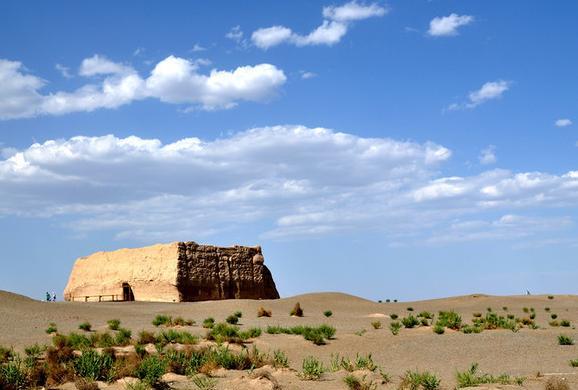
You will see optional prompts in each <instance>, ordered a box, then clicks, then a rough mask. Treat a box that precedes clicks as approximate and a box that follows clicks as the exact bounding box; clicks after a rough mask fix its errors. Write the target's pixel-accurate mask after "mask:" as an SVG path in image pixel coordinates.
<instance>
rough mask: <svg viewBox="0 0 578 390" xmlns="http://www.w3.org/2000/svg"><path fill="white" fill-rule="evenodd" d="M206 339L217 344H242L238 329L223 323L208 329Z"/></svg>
mask: <svg viewBox="0 0 578 390" xmlns="http://www.w3.org/2000/svg"><path fill="white" fill-rule="evenodd" d="M206 338H207V340H214V341H216V342H217V343H223V342H229V343H237V344H239V343H241V342H242V340H241V337H240V336H239V327H238V326H235V325H230V324H227V323H223V322H220V323H217V324H215V325H214V326H213V327H212V328H210V329H209V331H208V332H207V336H206Z"/></svg>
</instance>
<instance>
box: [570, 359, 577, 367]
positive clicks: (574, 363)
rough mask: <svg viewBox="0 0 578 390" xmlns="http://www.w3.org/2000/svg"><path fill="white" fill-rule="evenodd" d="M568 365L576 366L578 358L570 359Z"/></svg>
mask: <svg viewBox="0 0 578 390" xmlns="http://www.w3.org/2000/svg"><path fill="white" fill-rule="evenodd" d="M570 366H571V367H578V359H572V360H570Z"/></svg>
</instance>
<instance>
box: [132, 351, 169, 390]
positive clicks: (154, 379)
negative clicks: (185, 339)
mask: <svg viewBox="0 0 578 390" xmlns="http://www.w3.org/2000/svg"><path fill="white" fill-rule="evenodd" d="M166 370H167V362H166V361H165V360H164V359H163V358H162V357H160V356H158V355H151V356H148V357H146V358H144V359H143V360H142V362H141V363H140V364H139V366H138V367H137V369H136V371H135V375H136V377H137V378H139V379H140V380H141V381H143V382H144V383H146V384H148V385H149V386H154V385H156V384H158V383H159V381H160V379H161V377H162V376H163V375H164V374H165V372H166Z"/></svg>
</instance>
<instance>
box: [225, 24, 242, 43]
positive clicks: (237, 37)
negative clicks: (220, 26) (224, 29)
mask: <svg viewBox="0 0 578 390" xmlns="http://www.w3.org/2000/svg"><path fill="white" fill-rule="evenodd" d="M225 38H229V39H231V40H233V41H235V42H237V43H239V42H241V40H242V39H243V30H241V26H235V27H233V28H231V30H229V32H228V33H226V34H225Z"/></svg>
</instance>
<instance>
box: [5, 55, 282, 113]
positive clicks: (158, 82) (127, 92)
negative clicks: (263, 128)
mask: <svg viewBox="0 0 578 390" xmlns="http://www.w3.org/2000/svg"><path fill="white" fill-rule="evenodd" d="M208 64H210V61H208V60H205V59H197V60H189V59H184V58H179V57H174V56H169V57H167V58H165V59H164V60H162V61H160V62H159V63H157V64H156V65H155V67H154V68H153V70H152V72H151V74H150V76H149V77H148V78H142V77H141V76H140V75H139V74H138V72H137V71H136V70H134V69H133V68H132V67H130V66H128V65H123V64H119V63H115V62H113V61H110V60H109V59H107V58H105V57H103V56H99V55H95V56H93V57H90V58H87V59H85V60H83V61H82V64H81V66H80V70H79V74H80V75H81V76H84V77H91V78H94V79H95V80H94V82H93V83H90V84H86V85H84V86H82V87H80V88H78V89H76V90H74V91H71V92H68V91H56V92H52V93H48V94H42V93H41V92H40V90H41V89H42V88H43V87H44V86H45V84H46V82H45V81H44V80H42V79H40V78H38V77H36V76H33V75H29V74H27V73H26V70H25V69H24V67H23V66H22V64H21V63H20V62H15V61H8V60H0V85H2V88H1V90H0V119H14V118H25V117H33V116H37V115H61V114H65V113H70V112H82V111H94V110H97V109H102V108H109V109H111V108H117V107H120V106H122V105H125V104H129V103H131V102H133V101H135V100H142V99H146V98H156V99H159V100H160V101H163V102H168V103H174V104H188V105H192V106H193V107H199V108H202V109H207V110H213V109H222V108H230V107H234V106H235V105H237V104H238V103H239V102H241V101H253V102H263V101H267V100H269V99H270V98H271V97H273V96H275V94H276V93H277V91H278V90H279V88H280V87H281V86H282V85H283V84H284V83H285V81H286V76H285V74H284V73H283V71H282V70H280V69H278V68H277V67H275V66H274V65H270V64H259V65H255V66H240V67H238V68H236V69H234V70H232V71H225V70H216V69H213V70H211V72H210V73H209V74H208V75H205V74H201V73H199V66H201V65H208Z"/></svg>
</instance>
